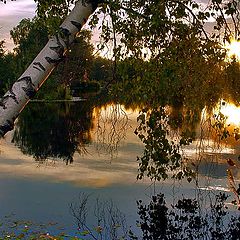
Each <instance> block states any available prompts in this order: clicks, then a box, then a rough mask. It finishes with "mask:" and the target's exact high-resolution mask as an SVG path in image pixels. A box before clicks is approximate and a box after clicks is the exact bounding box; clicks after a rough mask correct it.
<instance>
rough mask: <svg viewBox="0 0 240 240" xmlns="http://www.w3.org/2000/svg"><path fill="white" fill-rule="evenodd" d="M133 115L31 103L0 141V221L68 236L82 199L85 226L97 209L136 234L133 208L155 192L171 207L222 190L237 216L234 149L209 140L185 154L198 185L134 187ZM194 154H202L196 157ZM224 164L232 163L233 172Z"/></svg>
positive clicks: (81, 105) (136, 146)
mask: <svg viewBox="0 0 240 240" xmlns="http://www.w3.org/2000/svg"><path fill="white" fill-rule="evenodd" d="M138 114H139V110H138V109H137V108H135V109H134V110H132V109H126V108H124V106H122V105H119V104H115V103H108V104H99V106H97V105H96V104H95V105H94V104H92V103H90V102H88V101H80V102H57V103H46V102H32V103H30V104H29V105H28V106H27V107H26V109H24V111H23V112H22V113H21V115H20V117H19V119H18V121H17V123H16V127H15V129H14V130H13V131H12V132H9V133H8V134H7V135H6V136H5V138H4V139H2V140H1V146H0V179H1V180H0V203H1V204H0V213H1V218H2V219H5V220H4V221H10V222H14V221H18V220H24V221H31V222H34V223H36V224H38V225H39V224H46V225H47V226H46V231H49V232H50V233H55V232H58V231H65V232H68V233H69V234H73V235H74V234H75V232H76V231H77V230H78V225H77V221H76V220H77V219H76V217H74V216H73V212H71V209H75V210H77V209H78V208H79V204H80V203H81V201H82V199H84V198H85V199H86V198H88V201H87V205H86V209H87V210H86V213H87V214H88V217H87V224H88V226H90V227H92V228H93V227H94V226H98V220H99V219H98V217H96V208H98V207H96V206H99V205H97V204H99V203H101V204H103V205H104V204H105V206H107V207H106V208H107V209H109V208H108V207H109V206H111V207H112V209H115V210H116V211H120V212H121V213H122V214H124V215H125V220H126V224H127V225H128V226H131V228H132V229H133V230H134V231H136V232H139V231H140V230H139V228H138V227H137V226H136V220H137V219H139V216H138V214H137V211H138V210H137V204H136V202H137V201H138V200H140V199H142V200H143V201H146V202H148V201H150V200H151V196H152V195H153V194H156V193H158V192H162V193H164V194H165V196H166V199H167V204H168V206H170V205H171V204H172V203H174V202H176V201H177V200H178V198H179V197H195V198H198V199H200V198H206V197H207V196H210V195H212V194H213V195H214V194H216V193H218V192H219V191H222V192H225V193H228V194H229V195H230V198H229V200H228V205H229V206H230V209H231V211H236V209H237V207H236V206H234V205H233V204H231V201H232V200H234V199H235V195H234V193H232V191H231V188H229V181H228V175H227V170H229V169H230V170H231V172H232V174H233V176H234V181H235V183H236V184H237V183H239V180H240V176H239V171H238V168H239V165H240V164H239V162H238V155H239V147H238V144H236V143H234V144H231V143H230V144H227V143H226V142H224V143H223V144H221V147H216V146H215V147H214V146H213V145H214V140H213V139H210V140H209V139H205V138H204V139H202V140H201V141H199V139H197V140H196V141H193V143H192V144H190V145H189V146H185V147H183V154H184V155H185V158H184V159H185V160H186V159H188V161H189V163H187V165H190V167H195V166H196V165H197V166H198V167H197V177H196V180H193V181H191V182H190V183H189V182H188V181H187V180H186V179H182V180H174V179H171V178H169V179H166V180H165V181H162V180H161V181H159V182H154V181H150V180H149V179H148V178H147V177H145V178H144V179H143V180H137V174H138V164H139V163H138V162H137V156H141V155H142V154H143V151H144V144H143V143H142V142H141V141H140V139H139V137H138V136H137V135H136V134H135V133H134V132H135V129H136V128H137V127H138V125H139V123H138V122H137V117H138ZM199 129H200V128H199V127H198V131H199ZM177 132H178V131H177V130H175V132H174V134H177ZM174 136H175V135H174ZM204 141H205V142H204ZM199 144H202V146H203V145H204V146H205V147H204V148H203V147H201V148H199ZM199 149H201V150H204V154H202V155H201V157H200V158H199V156H200V155H199V154H200V152H199ZM228 159H232V160H233V161H234V162H235V163H236V164H235V163H234V164H235V165H234V166H231V165H230V164H229V162H228ZM170 175H171V174H170ZM206 202H208V201H207V200H206V201H205V204H206V206H208V204H209V203H206ZM111 207H110V208H111ZM105 210H106V209H105ZM118 214H120V213H118ZM119 216H120V215H119ZM8 219H10V220H8ZM55 223H56V224H57V225H55ZM1 228H2V229H3V228H4V226H2V227H1Z"/></svg>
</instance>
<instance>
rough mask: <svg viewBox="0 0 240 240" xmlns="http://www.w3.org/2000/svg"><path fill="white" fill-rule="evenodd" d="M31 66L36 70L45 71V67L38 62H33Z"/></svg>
mask: <svg viewBox="0 0 240 240" xmlns="http://www.w3.org/2000/svg"><path fill="white" fill-rule="evenodd" d="M33 65H34V66H33V68H35V69H37V70H38V71H46V69H45V67H44V66H43V65H42V64H41V63H40V62H34V63H33Z"/></svg>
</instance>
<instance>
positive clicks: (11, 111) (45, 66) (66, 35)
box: [0, 0, 101, 136]
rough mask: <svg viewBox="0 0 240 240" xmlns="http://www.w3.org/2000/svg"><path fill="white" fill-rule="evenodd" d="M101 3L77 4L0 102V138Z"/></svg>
mask: <svg viewBox="0 0 240 240" xmlns="http://www.w3.org/2000/svg"><path fill="white" fill-rule="evenodd" d="M100 1H101V0H80V1H78V2H77V3H76V5H75V7H74V9H73V10H72V11H71V13H70V14H69V16H67V18H66V19H65V21H64V22H63V23H62V24H61V26H60V27H59V31H58V33H57V34H56V35H55V36H52V37H51V38H50V39H49V41H48V43H47V44H46V46H45V47H44V48H43V49H42V51H41V52H40V53H39V54H38V56H37V57H36V58H35V59H34V60H33V62H32V63H31V64H30V65H29V67H28V68H27V69H26V71H25V72H24V73H23V74H22V75H21V76H20V78H19V79H17V81H16V82H15V83H14V84H13V85H12V86H11V87H10V89H9V90H8V92H7V93H6V94H5V95H4V96H3V97H2V98H1V99H0V136H4V135H5V134H6V133H7V132H8V131H10V130H12V129H13V126H14V121H15V119H16V118H17V116H18V114H19V113H20V112H21V111H22V109H23V108H24V107H25V105H26V104H27V103H28V101H29V99H31V98H33V96H34V95H35V93H36V92H37V90H38V89H39V88H40V86H41V85H42V84H43V83H44V81H45V80H46V79H47V78H48V76H49V75H50V74H51V72H52V71H53V69H54V68H55V67H56V65H57V64H58V63H60V62H61V61H62V60H63V59H64V55H65V53H66V51H67V49H68V48H69V46H70V45H71V43H72V42H73V40H74V39H75V36H76V34H77V33H78V32H79V31H80V30H81V28H82V26H83V25H84V24H85V23H86V21H87V19H88V18H89V16H90V15H91V14H92V13H93V12H94V11H95V9H96V8H97V5H98V3H100Z"/></svg>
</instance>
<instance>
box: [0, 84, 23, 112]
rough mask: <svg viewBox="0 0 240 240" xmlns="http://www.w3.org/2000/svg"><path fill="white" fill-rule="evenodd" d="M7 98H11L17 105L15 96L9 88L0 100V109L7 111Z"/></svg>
mask: <svg viewBox="0 0 240 240" xmlns="http://www.w3.org/2000/svg"><path fill="white" fill-rule="evenodd" d="M9 98H12V99H13V100H14V102H15V103H17V104H19V102H18V100H17V98H16V94H15V93H14V92H13V90H12V88H10V90H9V91H8V92H7V93H6V94H5V95H4V96H3V97H2V98H1V99H0V107H2V108H3V109H7V107H6V103H7V101H8V99H9Z"/></svg>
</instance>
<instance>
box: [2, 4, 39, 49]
mask: <svg viewBox="0 0 240 240" xmlns="http://www.w3.org/2000/svg"><path fill="white" fill-rule="evenodd" d="M35 9H36V3H35V2H34V1H33V0H17V1H13V2H12V1H9V2H8V3H7V4H4V3H2V2H0V40H3V39H4V40H5V41H6V44H5V46H6V48H7V49H8V50H12V49H13V47H14V44H13V42H12V40H11V39H10V30H12V29H13V27H15V26H16V25H17V24H18V23H19V22H20V21H21V20H22V19H23V18H32V17H34V16H35Z"/></svg>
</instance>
